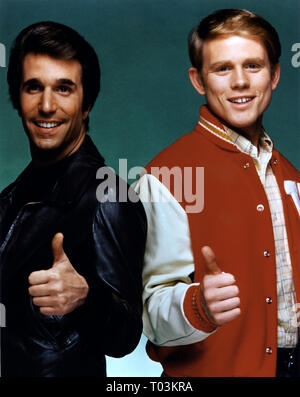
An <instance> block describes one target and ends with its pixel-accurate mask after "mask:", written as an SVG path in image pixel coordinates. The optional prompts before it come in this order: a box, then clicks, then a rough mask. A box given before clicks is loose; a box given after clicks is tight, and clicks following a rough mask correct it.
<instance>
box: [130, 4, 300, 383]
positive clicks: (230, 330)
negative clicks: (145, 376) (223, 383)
mask: <svg viewBox="0 0 300 397" xmlns="http://www.w3.org/2000/svg"><path fill="white" fill-rule="evenodd" d="M189 50H190V58H191V62H192V65H193V66H192V67H191V68H190V69H189V77H190V81H191V83H192V85H193V86H194V88H195V89H196V90H197V92H198V93H199V94H200V95H205V96H206V101H207V105H206V106H203V107H201V109H200V119H199V122H198V124H197V125H196V127H195V129H194V130H193V131H192V132H191V133H189V134H187V135H184V136H183V137H182V138H180V139H179V140H178V141H176V142H175V143H174V144H172V145H171V146H170V147H168V148H167V149H165V150H164V151H162V152H161V153H160V154H159V155H158V156H157V157H155V158H154V160H153V161H152V162H151V163H150V164H149V165H148V167H147V173H146V174H145V175H143V176H142V177H141V178H140V179H139V181H138V184H137V185H136V191H137V192H138V193H139V195H140V198H141V199H142V201H143V203H144V207H145V209H146V213H147V218H148V241H147V249H146V255H145V266H144V332H145V334H146V335H147V337H148V339H149V342H148V345H147V351H148V354H149V355H150V357H151V358H152V359H153V360H156V361H159V362H160V363H161V364H162V366H163V369H164V373H165V375H167V376H208V377H210V376H212V377H214V376H215V377H219V376H226V377H232V376H243V377H244V376H251V377H254V376H255V377H256V376H266V377H269V376H278V377H295V376H300V365H299V364H298V362H297V361H299V358H298V357H297V352H298V347H297V346H298V315H297V302H300V300H299V299H300V218H299V215H300V196H299V193H300V174H299V172H298V171H297V170H296V169H295V168H294V167H293V166H292V165H291V164H290V163H289V162H288V160H287V159H285V158H284V157H283V156H282V155H281V154H280V153H279V152H278V151H276V150H275V149H274V147H273V142H272V140H271V138H270V137H269V136H268V134H267V133H266V132H265V131H264V129H263V127H262V118H263V113H264V111H265V110H266V108H267V107H268V105H269V103H270V101H271V96H272V92H273V91H274V90H275V88H276V86H277V83H278V80H279V76H280V66H279V57H280V53H281V47H280V42H279V38H278V35H277V32H276V31H275V29H274V28H273V27H272V26H271V25H270V24H269V23H268V22H267V21H265V20H264V19H263V18H261V17H260V16H258V15H255V14H253V13H252V12H249V11H246V10H220V11H217V12H215V13H213V14H212V15H210V16H208V17H206V18H205V19H204V20H203V21H202V22H201V23H200V24H199V26H197V27H196V28H195V29H194V31H193V32H192V33H191V35H190V38H189ZM298 356H299V355H298Z"/></svg>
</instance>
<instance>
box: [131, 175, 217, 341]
mask: <svg viewBox="0 0 300 397" xmlns="http://www.w3.org/2000/svg"><path fill="white" fill-rule="evenodd" d="M135 191H136V192H137V193H138V195H139V197H140V200H141V201H142V203H143V205H144V208H145V211H146V215H147V221H148V234H147V244H146V252H145V260H144V270H143V283H144V292H143V301H144V313H143V323H144V333H145V335H146V336H147V337H148V339H149V340H150V341H151V342H152V343H154V344H155V345H159V346H178V345H187V344H191V343H196V342H199V341H201V340H203V339H205V338H206V337H207V336H208V335H210V334H209V333H206V332H203V331H200V330H197V329H195V328H194V327H193V326H192V325H191V324H190V323H189V321H188V319H187V318H186V316H185V315H184V311H183V300H184V297H185V293H186V291H187V289H188V288H189V287H190V286H191V285H192V280H191V278H190V276H191V274H192V273H193V272H194V260H193V253H192V249H191V242H190V234H189V225H188V218H187V215H186V213H185V211H184V210H183V208H182V207H181V205H180V204H179V203H178V202H177V201H176V199H175V198H174V196H173V195H172V194H171V193H170V191H169V190H168V189H167V188H166V187H165V186H164V185H163V184H162V183H160V182H159V181H158V179H157V178H155V177H154V176H153V175H148V174H146V175H143V176H142V177H141V178H140V179H139V180H138V182H137V184H136V185H135Z"/></svg>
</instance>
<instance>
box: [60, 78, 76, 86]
mask: <svg viewBox="0 0 300 397" xmlns="http://www.w3.org/2000/svg"><path fill="white" fill-rule="evenodd" d="M56 84H65V85H71V86H76V84H75V83H74V81H72V80H70V79H58V80H56Z"/></svg>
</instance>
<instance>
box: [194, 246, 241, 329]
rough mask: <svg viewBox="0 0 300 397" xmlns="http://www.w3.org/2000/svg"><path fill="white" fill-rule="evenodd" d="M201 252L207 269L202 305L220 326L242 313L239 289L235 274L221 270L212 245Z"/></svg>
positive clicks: (209, 316)
mask: <svg viewBox="0 0 300 397" xmlns="http://www.w3.org/2000/svg"><path fill="white" fill-rule="evenodd" d="M201 252H202V255H203V257H204V260H205V271H206V275H205V276H204V277H203V281H202V285H201V301H202V306H203V309H204V311H205V313H206V315H207V317H208V318H209V320H210V321H211V322H213V323H214V324H216V325H218V326H220V325H223V324H226V323H227V322H229V321H232V320H234V319H235V318H236V317H238V316H239V315H240V314H241V309H240V307H239V306H240V298H239V297H238V294H239V289H238V287H237V286H236V285H235V279H234V276H233V275H232V274H229V273H224V272H222V271H221V269H220V268H219V266H218V264H217V262H216V257H215V254H214V252H213V250H212V249H211V248H210V247H203V248H202V249H201Z"/></svg>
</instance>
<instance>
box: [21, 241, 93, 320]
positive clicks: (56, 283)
mask: <svg viewBox="0 0 300 397" xmlns="http://www.w3.org/2000/svg"><path fill="white" fill-rule="evenodd" d="M63 239H64V236H63V234H62V233H57V234H56V235H55V236H54V237H53V240H52V252H53V258H54V260H53V266H52V267H51V269H49V270H39V271H36V272H32V273H31V274H30V275H29V277H28V281H29V284H30V287H29V289H28V290H29V294H30V295H31V296H32V297H33V299H32V301H33V303H34V304H35V305H36V306H39V307H40V312H41V313H42V314H45V315H59V316H62V315H64V314H67V313H70V312H72V311H73V310H74V309H76V308H77V307H78V306H81V305H82V304H83V303H84V301H85V298H86V296H87V294H88V291H89V286H88V284H87V282H86V280H85V278H84V277H82V276H81V275H80V274H79V273H77V271H76V270H75V269H74V267H73V266H72V264H71V262H70V261H69V258H68V257H67V255H66V253H65V251H64V249H63Z"/></svg>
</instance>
